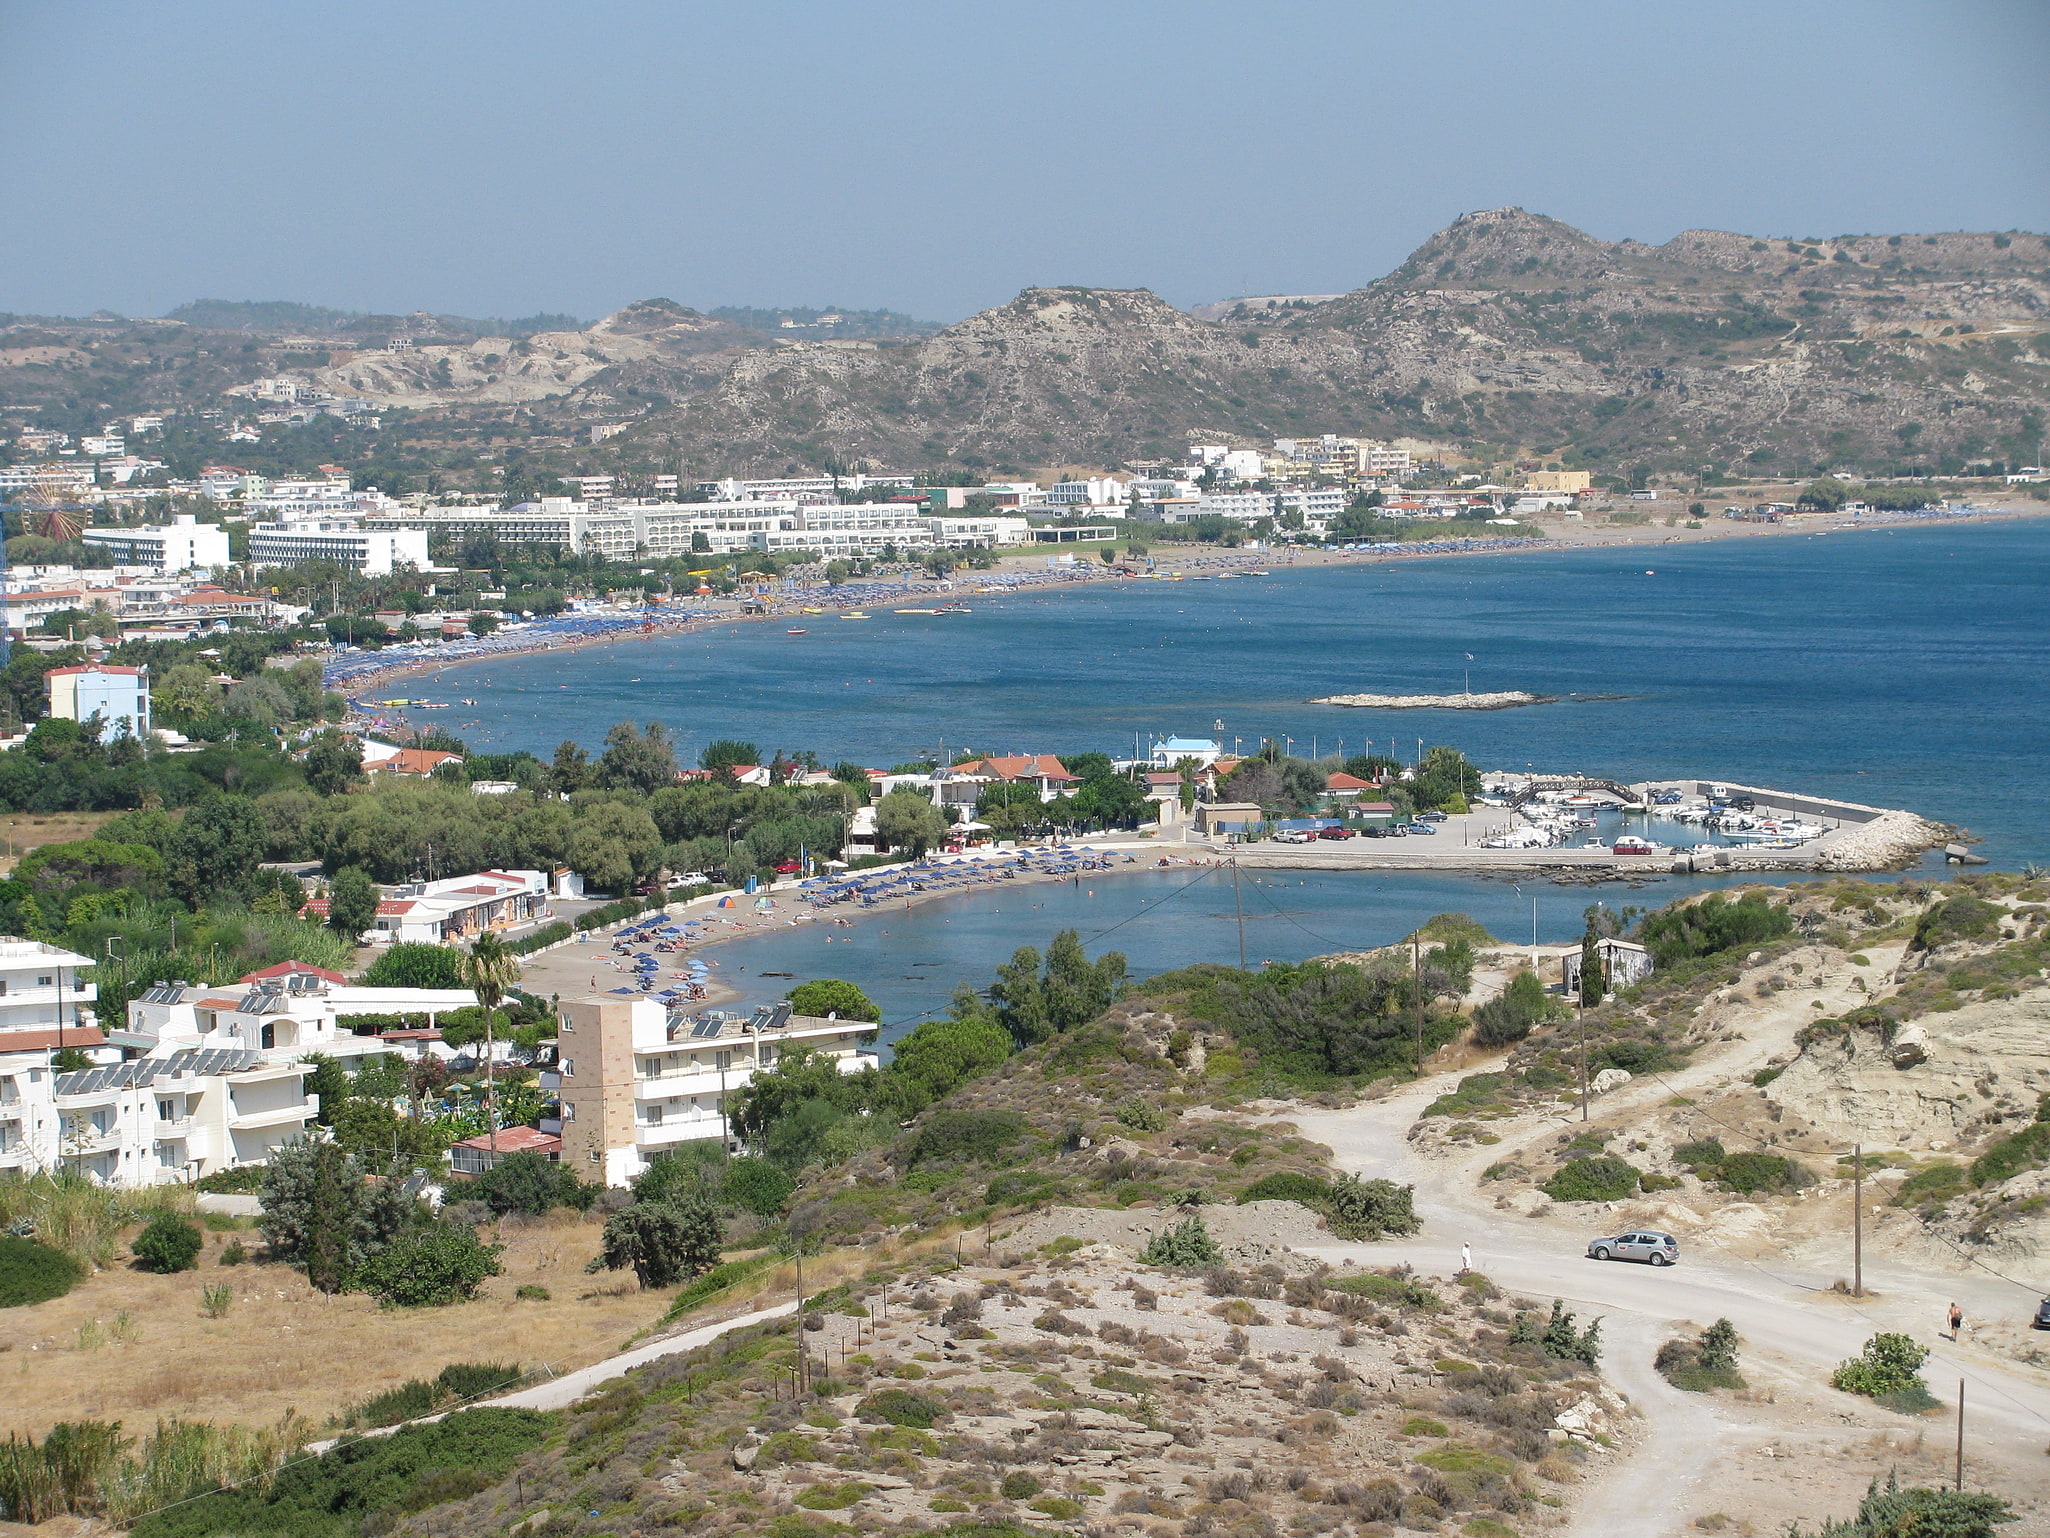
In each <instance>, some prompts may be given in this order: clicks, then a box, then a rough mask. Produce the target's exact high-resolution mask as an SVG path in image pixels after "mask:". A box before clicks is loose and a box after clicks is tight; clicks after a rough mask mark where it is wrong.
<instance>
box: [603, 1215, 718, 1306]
mask: <svg viewBox="0 0 2050 1538" xmlns="http://www.w3.org/2000/svg"><path fill="white" fill-rule="evenodd" d="M721 1237H722V1236H721V1232H720V1228H719V1215H718V1213H716V1212H714V1211H713V1210H712V1207H711V1204H710V1203H708V1202H706V1201H704V1200H702V1199H699V1198H684V1199H682V1200H680V1201H678V1202H676V1203H675V1204H674V1205H672V1204H670V1203H668V1202H635V1203H634V1204H633V1205H632V1206H631V1207H627V1208H625V1209H623V1210H622V1211H619V1212H615V1213H614V1214H613V1215H612V1216H611V1217H610V1218H608V1219H606V1221H605V1237H604V1240H603V1241H602V1247H601V1249H600V1251H599V1255H598V1259H597V1260H595V1261H593V1262H592V1265H593V1266H599V1265H603V1266H606V1267H608V1268H609V1269H611V1270H614V1271H619V1270H624V1269H627V1268H631V1269H632V1271H633V1273H634V1275H635V1277H637V1278H638V1279H639V1281H640V1284H641V1285H642V1286H643V1287H672V1286H674V1285H675V1284H676V1283H678V1282H684V1281H689V1280H690V1279H691V1278H692V1277H694V1276H699V1275H702V1274H703V1273H704V1272H707V1271H709V1270H711V1269H712V1268H713V1267H714V1266H716V1265H718V1264H719V1243H720V1239H721Z"/></svg>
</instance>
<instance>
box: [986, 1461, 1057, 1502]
mask: <svg viewBox="0 0 2050 1538" xmlns="http://www.w3.org/2000/svg"><path fill="white" fill-rule="evenodd" d="M1045 1488H1046V1486H1045V1485H1042V1484H1041V1483H1040V1482H1039V1481H1038V1479H1036V1478H1035V1477H1033V1476H1032V1475H1031V1474H1028V1473H1026V1472H1025V1470H1023V1469H1013V1470H1011V1472H1010V1473H1008V1474H1006V1475H1005V1476H1004V1482H1003V1483H1002V1484H1000V1485H998V1486H997V1493H998V1494H999V1495H1001V1496H1003V1498H1004V1499H1005V1500H1007V1501H1029V1500H1031V1499H1032V1497H1033V1496H1035V1495H1037V1494H1039V1492H1040V1491H1041V1490H1044V1489H1045Z"/></svg>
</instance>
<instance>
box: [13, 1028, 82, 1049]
mask: <svg viewBox="0 0 2050 1538" xmlns="http://www.w3.org/2000/svg"><path fill="white" fill-rule="evenodd" d="M60 1038H61V1039H60ZM106 1044H107V1038H106V1037H105V1036H103V1035H102V1034H101V1033H100V1028H99V1027H98V1026H96V1025H67V1026H65V1027H64V1029H63V1030H61V1031H60V1030H58V1029H57V1028H56V1027H55V1026H52V1027H51V1028H50V1029H48V1030H40V1029H38V1030H33V1031H0V1052H49V1051H52V1050H54V1049H55V1048H57V1047H103V1046H105V1045H106Z"/></svg>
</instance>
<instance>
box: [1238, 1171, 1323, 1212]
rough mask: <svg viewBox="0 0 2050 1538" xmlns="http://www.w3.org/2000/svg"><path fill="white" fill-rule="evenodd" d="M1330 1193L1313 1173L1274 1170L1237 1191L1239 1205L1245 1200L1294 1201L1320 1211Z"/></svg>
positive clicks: (1243, 1203)
mask: <svg viewBox="0 0 2050 1538" xmlns="http://www.w3.org/2000/svg"><path fill="white" fill-rule="evenodd" d="M1330 1195H1331V1188H1330V1187H1329V1186H1327V1185H1326V1184H1324V1182H1323V1181H1321V1180H1319V1179H1317V1178H1316V1177H1315V1176H1314V1175H1299V1174H1297V1173H1296V1172H1295V1171H1294V1170H1276V1171H1275V1172H1274V1173H1273V1174H1271V1175H1262V1176H1261V1177H1260V1178H1259V1179H1258V1180H1256V1181H1254V1182H1253V1183H1252V1184H1251V1185H1249V1186H1247V1187H1246V1188H1245V1190H1243V1191H1241V1192H1239V1205H1240V1206H1244V1205H1245V1204H1246V1203H1247V1202H1296V1203H1298V1204H1300V1205H1301V1206H1304V1207H1311V1208H1314V1209H1316V1210H1317V1211H1319V1212H1322V1211H1323V1210H1324V1202H1325V1200H1326V1198H1328V1197H1329V1196H1330Z"/></svg>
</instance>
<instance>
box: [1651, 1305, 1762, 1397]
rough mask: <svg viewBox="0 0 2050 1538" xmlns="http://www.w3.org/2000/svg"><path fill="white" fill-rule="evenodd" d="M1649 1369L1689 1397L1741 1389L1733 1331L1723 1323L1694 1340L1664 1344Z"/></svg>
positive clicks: (1728, 1323)
mask: <svg viewBox="0 0 2050 1538" xmlns="http://www.w3.org/2000/svg"><path fill="white" fill-rule="evenodd" d="M1652 1366H1654V1367H1655V1368H1657V1369H1658V1371H1659V1372H1660V1373H1661V1374H1662V1375H1663V1376H1664V1377H1665V1379H1666V1381H1667V1382H1669V1383H1671V1384H1672V1385H1673V1387H1675V1388H1681V1389H1686V1390H1688V1391H1689V1392H1691V1393H1697V1394H1699V1393H1706V1392H1707V1391H1708V1390H1710V1389H1717V1388H1731V1389H1737V1388H1743V1387H1744V1386H1745V1385H1744V1380H1743V1378H1742V1377H1741V1376H1739V1375H1738V1372H1737V1327H1736V1326H1735V1325H1734V1324H1731V1323H1730V1321H1729V1320H1727V1319H1718V1320H1717V1321H1716V1322H1715V1323H1714V1324H1712V1325H1710V1326H1709V1327H1708V1328H1707V1329H1706V1330H1703V1331H1702V1332H1701V1335H1700V1336H1699V1337H1698V1338H1697V1339H1694V1340H1669V1341H1667V1342H1666V1343H1665V1344H1664V1345H1663V1346H1660V1347H1659V1350H1658V1356H1657V1357H1656V1359H1654V1361H1653V1362H1652Z"/></svg>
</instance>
